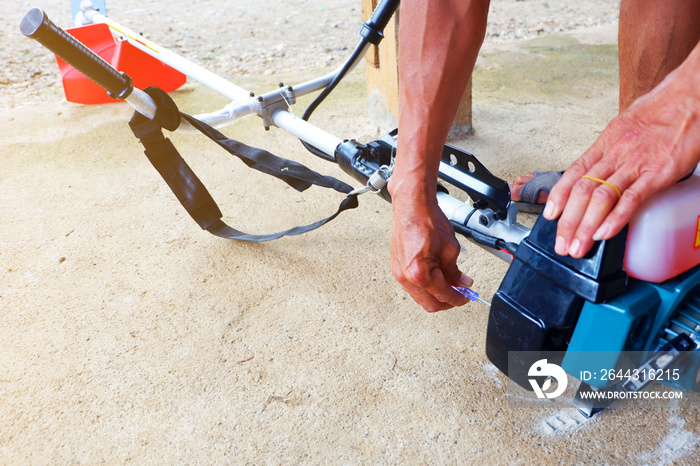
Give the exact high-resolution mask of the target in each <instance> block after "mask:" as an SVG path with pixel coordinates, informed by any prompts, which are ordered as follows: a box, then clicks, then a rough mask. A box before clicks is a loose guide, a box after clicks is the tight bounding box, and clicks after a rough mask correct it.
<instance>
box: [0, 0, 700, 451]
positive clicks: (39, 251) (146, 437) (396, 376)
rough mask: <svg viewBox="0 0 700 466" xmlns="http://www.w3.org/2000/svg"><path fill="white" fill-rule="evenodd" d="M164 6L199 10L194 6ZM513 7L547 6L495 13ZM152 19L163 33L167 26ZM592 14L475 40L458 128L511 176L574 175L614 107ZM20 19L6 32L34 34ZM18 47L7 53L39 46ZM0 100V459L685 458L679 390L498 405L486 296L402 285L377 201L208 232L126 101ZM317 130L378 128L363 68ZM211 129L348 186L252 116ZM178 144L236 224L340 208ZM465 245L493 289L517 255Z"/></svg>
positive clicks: (186, 95)
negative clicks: (228, 235) (607, 405)
mask: <svg viewBox="0 0 700 466" xmlns="http://www.w3.org/2000/svg"><path fill="white" fill-rule="evenodd" d="M17 3H18V4H24V3H25V2H17ZM42 3H44V4H47V6H46V8H47V10H48V7H49V6H51V7H53V8H56V5H55V4H56V3H57V2H38V1H37V2H35V4H38V6H42V5H41V4H42ZM124 3H129V2H124ZM142 3H144V2H142ZM170 3H174V4H177V5H180V4H182V5H180V7H181V8H185V11H188V10H186V8H195V6H196V5H197V4H208V3H209V2H206V1H205V2H170ZM231 3H232V4H234V3H237V2H231ZM279 3H280V4H281V5H283V7H281V8H292V9H294V8H296V9H303V8H304V6H308V7H309V10H308V11H306V10H304V11H305V12H304V15H308V14H312V13H311V12H312V11H313V12H319V13H321V14H326V13H327V14H328V16H329V18H330V15H331V13H330V12H326V13H324V12H325V10H317V9H316V8H323V6H322V5H321V4H322V3H323V4H325V5H326V8H328V10H332V9H334V8H341V6H339V4H342V7H348V5H350V3H351V2H338V4H335V3H333V5H334V6H333V7H330V6H328V5H329V4H330V3H331V2H292V1H289V2H279ZM507 3H510V4H512V5H511V8H513V10H511V11H518V10H515V9H522V8H523V5H524V4H527V5H532V8H539V7H541V6H542V4H541V3H537V2H500V3H498V2H497V3H495V6H496V4H498V8H501V7H503V8H505V7H506V6H507V5H506V4H507ZM563 3H566V4H567V5H571V4H573V2H563ZM578 3H579V4H584V5H589V7H591V8H595V5H594V6H590V4H592V3H596V4H597V2H578ZM145 4H146V5H147V6H148V2H145ZM246 4H249V7H248V8H249V9H250V11H253V9H254V8H256V7H257V6H258V5H259V4H260V5H262V4H263V2H252V3H249V2H246ZM3 5H4V6H3V8H7V3H5V4H3ZM240 5H241V7H242V5H243V3H242V2H241V4H240ZM290 5H291V6H290ZM108 6H109V3H108ZM556 7H557V4H556V2H549V7H548V8H547V9H545V8H544V7H542V9H543V10H546V11H551V10H556ZM66 8H67V7H66ZM581 8H583V7H581ZM356 9H357V12H359V6H358V7H356ZM66 11H67V10H66ZM193 11H194V10H193ZM285 11H286V10H285ZM557 11H558V10H557ZM59 12H60V10H58V12H57V13H56V14H52V13H51V12H50V11H49V13H50V14H52V16H57V15H58V14H59ZM111 12H112V16H113V17H115V18H117V17H118V9H117V8H116V6H115V7H114V8H113V9H112V10H111ZM299 15H302V13H299ZM15 16H19V17H21V16H22V14H19V15H15ZM296 16H297V15H295V16H291V17H296ZM506 16H507V15H506ZM2 17H3V18H4V19H3V21H7V22H10V20H11V18H12V17H11V16H5V15H3V16H2ZM289 17H290V16H289V15H287V16H286V18H289ZM300 17H301V16H300ZM8 18H10V19H8ZM282 18H285V16H283V17H282ZM161 21H162V18H158V17H156V18H154V19H153V26H155V29H157V30H158V29H160V28H163V29H165V28H168V27H171V26H172V28H173V29H175V28H176V26H178V27H179V24H168V22H167V21H165V23H163V22H161ZM280 21H282V24H284V23H283V21H284V19H280ZM324 21H325V20H324ZM329 21H330V23H329V24H331V25H332V24H334V23H333V21H334V20H332V19H330V20H329ZM343 21H349V20H348V19H344V20H343ZM57 22H59V21H57ZM506 22H507V21H506ZM601 22H602V23H603V24H602V25H601V26H595V27H593V28H586V29H579V30H577V31H574V32H570V33H566V34H554V35H546V34H544V33H542V34H543V37H541V38H536V39H528V40H517V41H510V42H506V43H500V44H497V43H495V42H496V41H495V40H494V41H492V42H491V43H490V44H488V45H487V47H486V48H485V50H484V52H483V53H482V55H481V57H480V59H479V63H478V69H477V71H476V74H475V78H474V125H475V132H474V134H473V135H471V136H469V137H468V138H465V139H462V140H457V141H454V143H455V144H456V145H458V146H460V147H462V148H464V149H466V150H469V151H471V152H473V153H475V154H477V155H478V156H479V157H480V159H481V160H482V161H483V162H484V163H485V164H486V165H487V166H488V167H489V168H490V169H491V170H492V171H493V172H494V173H495V174H497V175H498V176H501V177H503V178H505V179H512V178H513V177H514V176H515V175H517V174H520V173H523V172H525V171H530V170H533V169H553V168H561V167H565V166H566V165H567V164H568V163H569V162H570V161H571V160H572V159H573V158H574V157H576V156H577V155H578V154H579V153H580V152H581V151H582V150H584V149H585V148H586V146H587V145H588V144H590V143H591V142H592V141H593V140H594V139H595V137H596V135H597V134H598V132H599V131H600V129H601V128H602V126H603V125H604V123H605V122H606V121H608V120H609V119H610V118H612V117H613V116H614V114H615V108H616V60H615V53H616V49H615V46H614V45H613V44H614V42H615V24H614V22H612V23H610V22H606V21H601ZM59 23H60V22H59ZM63 23H64V24H65V20H64V21H63ZM312 23H313V22H309V27H316V24H315V23H314V24H312ZM316 23H318V24H321V23H322V21H318V22H316ZM543 24H544V23H543ZM581 24H583V25H585V23H581ZM298 27H299V26H295V28H298ZM337 27H338V28H341V29H342V28H344V27H345V26H343V25H338V26H337ZM528 27H529V26H528ZM348 28H349V30H350V31H351V33H352V32H354V30H355V29H356V27H354V26H353V27H349V26H348ZM533 28H536V29H535V30H534V32H533V34H534V35H538V34H540V33H538V32H537V30H539V27H536V26H533ZM291 29H294V28H291ZM334 29H336V28H334ZM569 29H570V28H569ZM516 31H517V28H516ZM544 32H551V31H544ZM10 34H14V33H10V32H7V31H6V30H4V31H3V36H0V37H2V38H3V40H4V42H3V44H5V45H6V44H8V43H9V42H10V41H7V40H5V39H6V38H7V37H11V38H12V41H20V40H23V39H22V38H21V36H19V37H17V35H16V34H15V35H14V36H11V35H10ZM154 35H155V34H152V36H154ZM502 35H503V34H501V36H502ZM501 36H499V37H501ZM276 41H277V39H273V41H272V43H277V42H276ZM353 42H354V39H352V40H350V41H349V44H350V45H352V43H353ZM346 44H347V43H344V42H338V43H337V45H333V46H332V48H339V49H340V50H341V51H342V48H343V47H346V46H347V45H346ZM33 45H34V44H31V43H29V44H23V45H22V46H21V47H24V48H26V50H27V52H26V53H30V54H33V55H35V56H37V57H39V56H44V54H43V52H42V51H41V50H40V49H38V48H36V47H33ZM164 45H168V44H166V43H165V42H164ZM286 47H289V48H290V50H291V49H294V47H296V45H293V44H292V43H291V41H290V42H289V45H287V46H286ZM324 53H327V52H325V51H324ZM287 55H289V53H286V54H285V56H287ZM326 58H328V57H325V58H324V61H323V62H322V63H318V64H315V65H313V66H309V67H307V68H306V69H300V68H301V67H298V68H295V67H294V66H286V65H285V66H283V67H281V68H280V69H279V70H276V71H275V74H276V76H272V77H271V76H264V73H260V72H258V71H255V70H253V71H255V72H245V73H243V72H242V73H241V74H242V77H241V78H240V80H237V81H239V82H240V84H241V85H243V86H244V87H246V88H248V89H251V90H255V91H262V90H266V89H269V88H271V87H274V86H275V85H276V82H277V81H278V80H279V79H281V78H282V79H284V80H285V81H286V82H298V81H301V80H303V79H306V78H308V77H311V76H316V75H317V74H318V73H319V72H324V71H325V68H326V61H330V60H326ZM11 59H12V60H15V61H17V62H22V63H25V62H26V60H25V58H23V57H20V56H15V55H12V58H11ZM42 60H45V61H46V60H47V59H46V58H42ZM50 61H51V59H50V57H49V58H48V61H47V63H46V66H47V67H48V66H51V65H52V64H51V63H50ZM290 63H291V62H290ZM18 66H19V65H18ZM23 66H26V63H25V65H23ZM15 72H16V71H5V73H6V76H8V75H11V76H14V74H12V73H15ZM53 72H54V71H47V70H46V69H42V70H41V73H40V74H37V75H36V79H34V78H27V81H30V82H31V81H33V80H37V81H39V82H40V83H41V82H44V81H45V80H47V79H48V78H44V77H43V75H44V73H53ZM53 76H54V78H55V74H54V75H53ZM55 79H56V78H55ZM42 80H44V81H42ZM4 84H5V83H4ZM52 86H53V87H52ZM51 89H53V91H52V90H51ZM3 92H4V94H3V95H2V99H3V100H2V109H1V110H0V121H2V125H3V131H2V133H0V160H2V170H1V171H0V193H2V194H0V196H2V197H1V199H2V204H1V205H2V208H1V209H0V224H2V226H3V228H2V232H0V263H1V264H2V267H1V268H0V277H1V278H0V309H2V315H3V325H2V326H0V341H2V347H3V351H2V353H1V354H0V426H1V427H0V462H2V463H5V464H18V463H51V464H56V463H58V464H61V463H98V462H110V463H125V462H128V461H132V462H136V463H175V462H178V463H185V462H187V463H237V464H248V463H250V464H262V463H265V464H290V463H311V464H339V463H342V464H347V463H367V464H376V463H381V464H417V463H429V464H476V463H483V464H559V463H564V464H571V463H595V464H670V463H674V464H676V463H677V464H697V447H698V442H699V441H700V416H699V415H698V413H697V410H695V409H692V408H691V407H687V406H685V405H679V404H676V403H671V402H669V403H667V404H662V405H661V406H658V407H656V408H652V407H649V406H644V405H639V406H636V407H634V408H626V409H612V410H609V411H606V412H605V413H604V414H603V415H601V416H598V417H596V418H594V419H593V420H591V421H586V420H584V419H583V418H582V417H581V416H580V415H578V414H577V412H576V411H575V410H574V409H572V408H563V409H562V408H560V407H557V408H556V409H522V408H520V409H515V408H513V407H511V406H509V403H508V401H507V399H506V393H507V389H506V387H507V383H506V382H507V381H506V378H505V377H504V376H503V375H502V374H500V373H499V372H498V371H497V370H496V369H495V367H494V366H492V365H491V364H490V363H489V361H488V359H487V358H486V356H485V355H484V350H483V347H484V338H485V328H486V321H487V316H488V314H487V312H488V310H487V308H486V307H484V306H482V305H469V306H465V307H464V308H461V309H455V310H452V311H447V312H443V313H439V314H434V315H429V314H427V313H425V312H423V311H422V310H420V309H419V308H418V306H417V305H415V304H414V303H413V302H412V301H411V300H410V298H409V297H408V296H407V295H406V294H405V293H404V292H403V291H402V290H401V288H400V287H399V285H398V284H396V283H395V282H394V280H393V278H392V277H391V274H390V272H389V267H388V254H389V252H388V251H389V237H390V209H389V206H388V205H387V204H386V203H385V202H384V201H382V200H381V199H379V198H376V197H370V196H367V197H365V198H364V199H362V201H361V206H360V208H358V209H356V210H354V211H350V212H348V213H346V214H343V215H342V216H341V217H340V218H338V219H337V220H335V221H334V222H333V223H331V224H329V225H328V226H326V227H324V228H322V229H321V230H318V231H316V232H313V233H310V234H307V235H304V236H301V237H295V238H284V239H281V240H278V241H275V242H271V243H266V244H247V243H238V242H231V241H225V240H220V239H217V238H215V237H212V236H210V235H209V234H208V233H205V232H203V231H201V230H200V229H199V228H198V227H197V226H196V225H195V224H194V223H193V222H192V221H191V220H190V219H189V218H188V217H187V214H186V213H185V212H184V211H183V210H182V208H181V207H180V205H179V204H178V203H177V201H176V200H175V199H174V198H173V196H172V195H171V194H170V192H169V191H168V189H167V187H166V186H165V184H164V183H163V182H162V181H161V180H160V178H159V177H158V175H157V174H156V172H155V171H154V170H153V168H152V167H151V166H150V165H149V163H148V161H147V160H146V159H145V157H144V156H143V154H142V151H141V148H140V146H139V144H138V143H137V141H136V140H135V139H134V138H133V136H132V135H131V133H130V131H129V129H128V127H127V125H126V121H127V119H128V118H129V116H130V114H131V110H130V109H129V108H128V107H127V106H126V105H123V104H110V105H97V106H79V105H73V104H68V103H65V102H62V101H61V98H60V86H58V85H57V82H53V84H50V85H49V86H48V87H41V85H36V86H35V85H33V84H30V85H26V86H25V87H24V89H22V88H21V86H20V85H19V84H18V83H15V82H10V83H9V84H7V85H6V86H4V88H3ZM173 97H174V98H175V100H176V101H177V102H178V104H179V105H180V106H181V108H182V109H183V110H185V111H189V112H192V113H196V112H201V111H204V110H211V109H212V108H218V107H220V106H221V105H222V104H223V103H225V102H224V101H223V100H222V99H221V98H219V97H217V96H215V95H214V94H213V93H212V92H210V91H207V90H205V89H202V88H200V87H198V86H197V85H194V84H188V85H187V86H186V87H185V88H183V90H180V91H177V92H175V93H173ZM40 103H42V104H43V105H40ZM314 121H315V122H316V123H318V124H319V125H320V126H322V127H323V128H324V129H327V130H328V131H330V132H331V133H334V134H338V135H340V136H342V137H354V138H357V139H358V140H360V141H363V142H365V141H369V140H371V139H372V138H374V137H377V136H379V135H380V134H381V129H378V128H376V127H373V126H372V125H371V124H370V123H369V118H368V116H367V104H366V101H365V93H364V85H363V73H362V70H358V71H357V72H355V73H353V74H352V75H351V76H350V77H349V78H348V82H347V84H345V85H344V86H342V87H341V88H340V89H338V91H337V94H335V95H333V96H332V97H331V98H330V99H329V100H328V103H327V105H325V106H323V107H321V108H320V109H319V110H318V112H317V114H316V115H314ZM226 133H227V134H229V135H230V136H231V137H234V138H238V139H242V140H244V141H245V142H247V143H250V144H254V145H258V146H261V147H264V148H266V149H268V150H270V151H272V152H274V153H277V154H279V155H283V156H286V157H290V158H294V159H296V160H300V161H302V162H304V163H306V164H307V165H309V166H311V167H312V168H314V169H317V170H319V171H322V172H324V173H328V174H332V175H335V176H338V177H341V178H343V179H345V180H348V177H346V176H344V175H343V174H342V173H341V172H340V171H339V170H337V169H335V168H334V167H333V166H331V165H329V164H327V163H326V162H323V161H320V160H316V159H314V158H312V157H310V156H308V154H306V152H305V151H304V149H303V148H301V146H300V145H299V144H298V143H297V142H296V141H295V140H294V139H293V138H291V137H290V136H288V135H286V134H284V133H282V132H281V131H275V130H273V131H270V132H267V133H266V132H264V131H263V130H262V128H261V125H260V123H259V121H257V120H256V119H247V120H244V121H242V122H240V123H239V124H237V125H235V126H234V127H231V128H230V129H228V130H227V131H226ZM172 139H173V140H174V141H175V143H176V145H178V147H179V148H180V150H181V152H182V153H183V154H184V155H185V157H186V158H187V159H188V161H189V162H190V164H191V165H192V166H193V168H194V169H195V170H196V171H197V173H198V174H199V175H200V177H201V178H202V179H203V181H204V182H205V184H206V185H207V186H208V187H209V189H210V190H211V191H212V194H213V195H214V197H215V198H216V199H217V201H218V202H219V205H220V206H221V207H222V210H223V211H224V213H225V214H226V219H227V220H229V221H230V222H231V223H232V224H233V225H235V226H238V227H240V228H241V229H244V230H247V231H251V232H269V231H273V230H275V229H280V228H283V227H286V226H290V225H295V224H299V223H302V222H303V221H307V220H309V221H310V220H314V219H317V218H320V217H322V216H325V215H327V214H328V213H329V212H331V211H332V210H333V209H334V208H335V205H336V204H337V202H339V200H340V199H339V198H338V197H337V196H336V195H330V194H328V193H327V192H324V191H323V190H313V189H312V190H310V191H309V192H306V193H304V194H302V195H299V194H297V193H296V192H294V191H292V190H291V189H288V188H286V187H284V185H282V184H281V183H279V182H277V181H274V180H271V179H268V178H266V177H264V176H258V175H255V174H252V173H251V172H250V171H249V170H247V169H245V167H243V165H242V164H240V163H239V162H237V161H232V160H230V159H229V158H228V156H227V155H226V154H224V153H222V152H221V151H220V150H219V149H218V148H216V147H214V146H213V145H211V144H208V143H206V142H203V141H202V139H201V138H197V137H193V136H187V135H178V134H175V135H173V136H172ZM522 221H523V222H525V223H527V222H531V221H532V218H528V217H527V216H523V218H522ZM463 244H464V249H465V251H464V253H463V255H462V257H461V259H460V264H461V266H462V267H463V269H464V270H465V271H466V272H467V273H469V274H470V275H472V276H473V277H474V278H475V288H476V289H477V290H478V291H479V292H481V294H482V295H483V296H485V297H487V298H489V297H490V296H491V295H493V293H494V292H495V291H496V289H497V288H498V285H499V282H500V280H501V278H502V276H503V274H504V273H505V271H506V269H507V264H505V263H503V262H501V261H499V260H498V259H496V258H494V257H492V256H490V255H488V254H486V253H484V252H482V251H481V250H480V249H479V248H477V247H475V246H473V245H471V244H469V243H467V242H463ZM533 292H536V291H535V290H533Z"/></svg>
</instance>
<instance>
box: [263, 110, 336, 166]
mask: <svg viewBox="0 0 700 466" xmlns="http://www.w3.org/2000/svg"><path fill="white" fill-rule="evenodd" d="M272 122H273V123H274V124H275V126H277V127H278V128H281V129H283V130H285V131H287V132H288V133H289V134H291V135H293V136H296V137H298V138H299V139H301V140H302V141H304V142H306V143H309V144H311V145H312V146H314V147H315V148H317V149H320V150H321V151H323V152H324V153H326V154H328V155H330V156H331V157H333V156H334V155H335V149H336V147H338V145H339V144H340V143H342V142H343V140H342V139H340V138H339V137H336V136H333V135H332V134H330V133H327V132H325V131H324V130H322V129H320V128H318V127H316V126H314V125H312V124H311V123H309V122H307V121H305V120H302V119H301V118H299V117H297V116H294V115H292V114H291V113H289V112H288V111H286V110H277V111H276V112H275V113H274V114H273V115H272Z"/></svg>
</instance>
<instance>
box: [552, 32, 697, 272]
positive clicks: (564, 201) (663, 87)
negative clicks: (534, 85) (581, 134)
mask: <svg viewBox="0 0 700 466" xmlns="http://www.w3.org/2000/svg"><path fill="white" fill-rule="evenodd" d="M699 76H700V45H699V46H698V47H696V48H695V50H694V51H693V53H692V54H691V55H690V57H689V58H688V59H687V60H686V62H684V63H683V65H681V66H680V67H679V68H678V69H676V70H675V71H674V72H672V73H671V74H670V75H669V76H668V77H667V78H666V79H665V80H664V81H663V82H662V83H661V84H659V86H657V87H656V88H655V89H653V90H652V91H651V92H649V93H648V94H646V95H644V96H642V97H640V98H639V99H637V100H636V101H635V102H634V103H633V104H632V105H630V106H629V108H627V109H626V110H625V111H623V112H622V113H621V114H620V115H619V116H618V117H617V118H615V119H614V120H612V121H611V122H610V124H609V125H608V126H607V127H606V128H605V130H604V131H603V133H602V134H601V135H600V137H599V138H598V139H597V140H596V142H595V143H594V144H593V146H592V147H591V148H590V149H588V150H587V151H586V152H585V153H584V154H583V156H581V157H580V158H579V159H578V160H576V161H575V162H574V163H573V164H572V165H571V166H570V167H569V168H568V169H567V170H566V172H565V173H564V175H563V176H562V178H561V180H559V182H558V183H557V184H556V185H555V186H554V188H553V189H552V192H551V193H550V195H549V198H548V200H547V204H546V207H545V209H544V213H543V215H544V217H545V218H547V219H549V220H554V219H556V218H559V225H558V229H557V239H556V244H555V251H556V252H557V253H558V254H561V255H567V254H568V255H570V256H572V257H577V258H578V257H583V256H584V255H585V254H586V253H587V252H588V251H589V250H590V248H591V247H592V246H593V242H594V241H596V240H605V239H610V238H612V237H613V236H615V235H616V234H617V233H619V232H620V230H621V229H622V228H623V227H624V226H625V225H626V224H627V223H628V222H629V221H630V219H631V218H632V215H633V214H634V212H635V211H636V210H637V209H638V208H639V207H640V205H641V204H642V203H643V202H644V201H646V200H647V199H648V198H650V197H651V196H652V195H654V194H655V193H657V192H658V191H660V190H662V189H664V188H666V187H668V186H671V185H672V184H673V183H675V182H676V181H678V180H679V179H681V178H682V177H684V176H685V175H687V174H688V173H689V172H690V171H691V170H692V169H693V168H694V167H695V166H696V165H697V164H698V161H700V79H699ZM583 176H587V177H592V178H596V179H599V180H605V181H607V182H608V183H610V184H612V185H614V186H616V187H617V188H618V189H619V190H620V193H621V195H620V196H619V195H618V193H617V192H616V190H615V189H614V188H613V187H611V186H610V185H608V184H605V183H601V182H599V181H595V180H592V179H590V178H582V177H583Z"/></svg>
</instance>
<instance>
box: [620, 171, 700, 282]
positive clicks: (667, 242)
mask: <svg viewBox="0 0 700 466" xmlns="http://www.w3.org/2000/svg"><path fill="white" fill-rule="evenodd" d="M698 264H700V165H698V167H697V168H696V169H695V172H694V173H693V174H692V175H691V176H690V178H688V179H687V180H684V181H681V182H679V183H676V184H675V185H673V186H671V187H669V188H667V189H666V190H664V191H661V192H660V193H658V194H656V195H655V196H654V197H652V198H651V199H649V200H647V202H645V203H644V204H643V205H642V207H641V208H640V209H639V210H638V211H637V213H636V214H635V216H634V217H633V218H632V220H631V221H630V224H629V233H628V235H627V246H626V249H625V262H624V268H625V270H626V271H627V274H628V275H629V276H630V277H634V278H638V279H640V280H646V281H649V282H654V283H660V282H663V281H665V280H668V279H669V278H672V277H675V276H676V275H678V274H681V273H683V272H685V271H687V270H689V269H691V268H693V267H694V266H696V265H698Z"/></svg>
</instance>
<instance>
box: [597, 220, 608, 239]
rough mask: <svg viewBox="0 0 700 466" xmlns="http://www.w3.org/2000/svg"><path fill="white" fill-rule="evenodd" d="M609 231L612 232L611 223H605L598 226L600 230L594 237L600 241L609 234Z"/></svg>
mask: <svg viewBox="0 0 700 466" xmlns="http://www.w3.org/2000/svg"><path fill="white" fill-rule="evenodd" d="M608 233H610V224H609V223H603V224H602V225H601V226H600V228H598V231H596V232H595V234H594V235H593V239H594V240H595V241H600V240H602V239H604V238H606V237H607V236H608Z"/></svg>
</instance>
